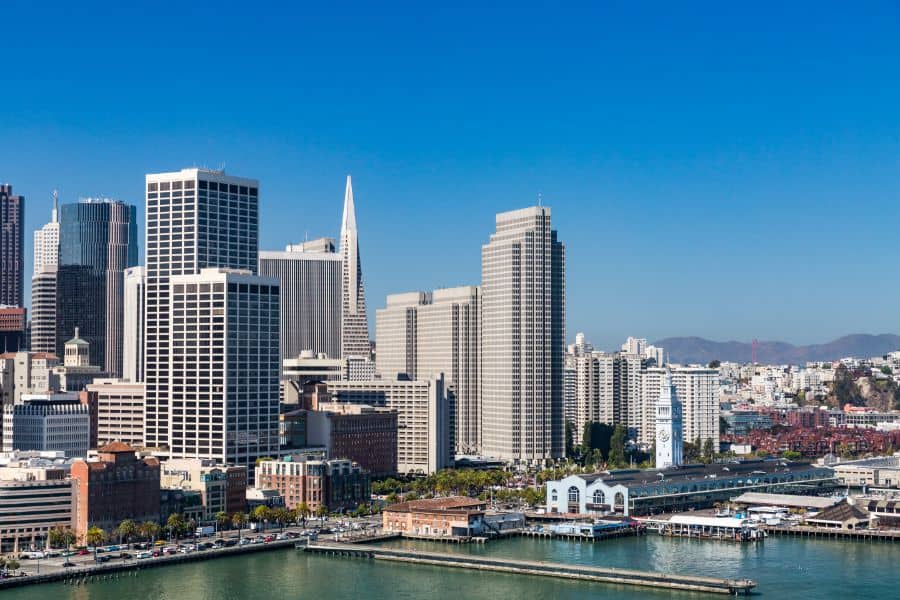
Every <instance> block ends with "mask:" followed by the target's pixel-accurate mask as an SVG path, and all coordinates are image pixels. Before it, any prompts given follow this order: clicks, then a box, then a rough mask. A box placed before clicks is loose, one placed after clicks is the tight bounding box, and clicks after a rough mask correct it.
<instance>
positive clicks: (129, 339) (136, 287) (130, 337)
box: [122, 267, 146, 441]
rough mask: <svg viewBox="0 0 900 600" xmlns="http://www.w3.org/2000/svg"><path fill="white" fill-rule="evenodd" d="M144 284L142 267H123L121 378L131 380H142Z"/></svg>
mask: <svg viewBox="0 0 900 600" xmlns="http://www.w3.org/2000/svg"><path fill="white" fill-rule="evenodd" d="M144 284H145V275H144V267H130V268H128V269H125V293H124V295H123V296H122V333H123V339H122V378H123V379H125V380H127V381H131V382H139V381H144V310H145V306H144V304H145V301H144V294H145V292H146V290H145V285H144ZM123 441H124V440H123Z"/></svg>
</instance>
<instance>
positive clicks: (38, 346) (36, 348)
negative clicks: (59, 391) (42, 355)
mask: <svg viewBox="0 0 900 600" xmlns="http://www.w3.org/2000/svg"><path fill="white" fill-rule="evenodd" d="M56 274H57V267H56V266H55V265H46V266H44V267H43V268H42V269H41V272H40V273H37V274H35V276H34V277H32V278H31V351H32V352H46V353H49V354H56Z"/></svg>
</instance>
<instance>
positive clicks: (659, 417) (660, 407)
mask: <svg viewBox="0 0 900 600" xmlns="http://www.w3.org/2000/svg"><path fill="white" fill-rule="evenodd" d="M655 404H656V427H655V431H656V434H655V435H656V468H657V469H668V468H669V467H674V466H678V465H680V464H681V463H682V448H683V446H682V437H681V435H682V430H681V428H682V424H681V402H679V401H678V394H677V392H676V391H675V386H674V385H673V384H672V375H671V374H670V373H669V372H668V371H667V372H666V373H665V375H664V376H663V380H662V382H661V383H660V386H659V388H658V391H657V401H656V403H655Z"/></svg>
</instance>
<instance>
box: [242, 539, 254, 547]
mask: <svg viewBox="0 0 900 600" xmlns="http://www.w3.org/2000/svg"><path fill="white" fill-rule="evenodd" d="M252 543H253V542H252V541H251V540H250V538H241V546H246V545H247V544H252Z"/></svg>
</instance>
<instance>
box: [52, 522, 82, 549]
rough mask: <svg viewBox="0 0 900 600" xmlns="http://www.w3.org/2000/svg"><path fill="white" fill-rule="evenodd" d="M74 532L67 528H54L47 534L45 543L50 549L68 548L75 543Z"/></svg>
mask: <svg viewBox="0 0 900 600" xmlns="http://www.w3.org/2000/svg"><path fill="white" fill-rule="evenodd" d="M75 539H76V538H75V532H74V531H72V530H71V529H70V528H68V527H60V526H57V527H54V528H53V529H51V530H50V531H49V532H48V533H47V543H48V544H50V547H51V548H68V547H69V546H71V545H72V544H74V543H75Z"/></svg>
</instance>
